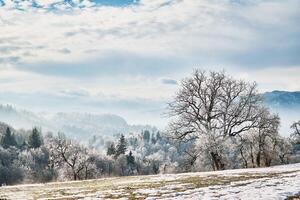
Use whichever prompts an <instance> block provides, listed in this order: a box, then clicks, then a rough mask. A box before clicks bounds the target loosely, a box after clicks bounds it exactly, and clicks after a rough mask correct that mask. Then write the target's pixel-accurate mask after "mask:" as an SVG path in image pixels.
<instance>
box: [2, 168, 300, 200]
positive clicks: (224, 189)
mask: <svg viewBox="0 0 300 200" xmlns="http://www.w3.org/2000/svg"><path fill="white" fill-rule="evenodd" d="M299 198H300V164H290V165H282V166H275V167H270V168H259V169H237V170H226V171H217V172H200V173H184V174H163V175H151V176H130V177H120V178H103V179H97V180H86V181H78V182H74V181H73V182H60V183H48V184H35V185H34V184H33V185H19V186H7V187H2V188H0V199H12V200H13V199H15V200H23V199H28V200H29V199H53V200H54V199H68V200H73V199H74V200H75V199H86V200H88V199H90V200H91V199H95V200H96V199H170V200H171V199H195V200H196V199H249V200H252V199H265V200H268V199H289V200H292V199H294V200H296V199H299Z"/></svg>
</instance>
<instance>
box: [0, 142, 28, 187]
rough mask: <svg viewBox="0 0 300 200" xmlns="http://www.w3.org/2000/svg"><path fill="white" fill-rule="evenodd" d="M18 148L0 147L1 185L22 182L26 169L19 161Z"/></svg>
mask: <svg viewBox="0 0 300 200" xmlns="http://www.w3.org/2000/svg"><path fill="white" fill-rule="evenodd" d="M18 154H19V153H18V149H16V148H15V147H9V148H6V149H4V148H2V147H0V186H1V185H11V184H16V183H20V182H21V181H22V180H23V178H24V170H23V169H22V166H21V164H20V162H19V155H18Z"/></svg>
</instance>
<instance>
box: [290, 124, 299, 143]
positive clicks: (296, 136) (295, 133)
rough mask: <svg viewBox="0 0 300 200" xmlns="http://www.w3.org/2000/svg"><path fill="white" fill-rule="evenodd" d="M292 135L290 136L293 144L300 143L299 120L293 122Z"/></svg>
mask: <svg viewBox="0 0 300 200" xmlns="http://www.w3.org/2000/svg"><path fill="white" fill-rule="evenodd" d="M291 129H292V130H293V133H292V134H291V138H292V140H294V142H295V143H300V120H299V121H298V122H294V123H293V124H292V126H291Z"/></svg>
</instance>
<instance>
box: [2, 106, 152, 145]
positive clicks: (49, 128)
mask: <svg viewBox="0 0 300 200" xmlns="http://www.w3.org/2000/svg"><path fill="white" fill-rule="evenodd" d="M0 121H1V122H4V123H6V124H9V125H11V126H13V127H14V128H16V129H32V127H34V126H38V127H41V128H42V130H43V132H54V133H56V132H63V133H65V134H66V135H67V136H68V137H70V138H73V139H77V140H79V141H84V142H87V141H88V140H89V139H90V138H92V137H93V136H97V137H103V138H105V137H106V138H111V137H113V136H114V135H119V134H127V133H130V132H140V131H142V130H145V129H148V130H156V128H155V127H153V126H150V125H130V124H128V123H127V122H126V120H125V119H124V118H122V117H120V116H118V115H113V114H91V113H64V112H60V113H55V114H47V113H34V112H31V111H27V110H21V109H17V108H15V107H13V106H10V105H0Z"/></svg>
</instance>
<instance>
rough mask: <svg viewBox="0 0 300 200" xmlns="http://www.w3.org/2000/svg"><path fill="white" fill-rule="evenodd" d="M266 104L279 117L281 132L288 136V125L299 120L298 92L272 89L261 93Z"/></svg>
mask: <svg viewBox="0 0 300 200" xmlns="http://www.w3.org/2000/svg"><path fill="white" fill-rule="evenodd" d="M263 98H264V100H265V103H266V105H267V106H269V107H270V108H271V110H272V111H273V112H275V113H278V114H279V116H280V118H281V127H280V132H281V134H283V135H285V136H288V135H290V133H291V129H290V126H291V124H292V123H293V122H295V121H298V120H300V92H299V91H298V92H288V91H277V90H275V91H272V92H266V93H264V94H263Z"/></svg>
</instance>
